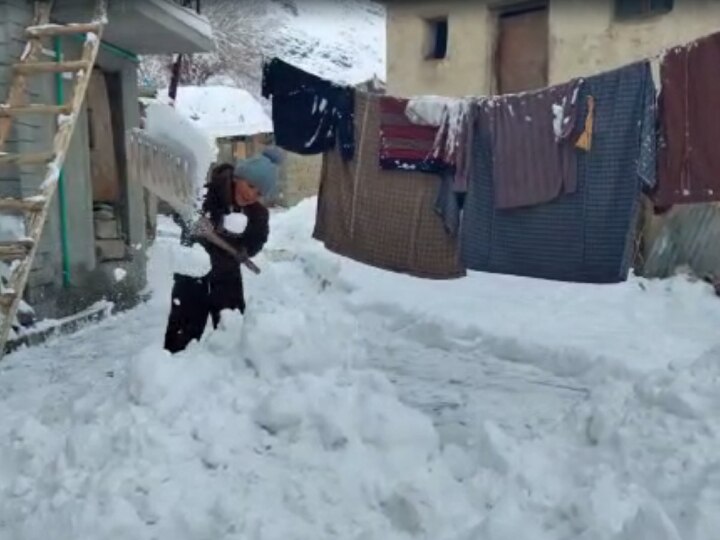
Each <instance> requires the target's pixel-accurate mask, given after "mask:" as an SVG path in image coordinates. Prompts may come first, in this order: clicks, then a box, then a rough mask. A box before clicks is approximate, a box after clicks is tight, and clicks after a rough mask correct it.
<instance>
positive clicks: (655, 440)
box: [271, 200, 720, 540]
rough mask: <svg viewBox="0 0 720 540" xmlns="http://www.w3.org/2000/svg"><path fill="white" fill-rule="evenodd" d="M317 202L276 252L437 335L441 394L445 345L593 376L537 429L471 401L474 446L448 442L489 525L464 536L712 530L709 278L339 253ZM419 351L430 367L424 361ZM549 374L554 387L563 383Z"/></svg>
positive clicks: (397, 323)
mask: <svg viewBox="0 0 720 540" xmlns="http://www.w3.org/2000/svg"><path fill="white" fill-rule="evenodd" d="M314 207H315V200H307V201H304V202H303V203H301V204H300V205H298V207H296V208H294V209H292V210H290V211H288V212H286V213H284V214H280V215H277V216H276V218H275V221H274V227H275V228H274V231H275V232H276V234H275V235H274V236H273V239H272V240H271V249H274V250H277V251H281V250H286V251H287V252H292V253H293V256H294V257H295V258H296V260H298V261H300V262H301V264H303V265H305V266H306V272H315V273H317V274H318V276H320V279H323V276H324V279H326V280H327V281H328V282H329V283H331V285H330V287H333V286H335V287H338V288H339V290H341V291H342V295H343V298H344V302H345V304H346V307H347V309H348V311H349V312H351V313H354V314H355V316H356V317H358V318H360V319H362V318H363V317H365V318H367V317H371V316H378V317H381V320H382V321H383V324H384V325H385V326H387V327H388V328H389V329H390V330H391V331H393V332H394V333H397V332H398V331H402V332H403V333H405V334H406V335H408V336H410V337H411V338H412V339H413V340H417V341H418V342H420V343H426V344H428V345H429V346H431V347H434V348H436V351H437V352H436V357H438V360H437V362H439V363H441V364H443V365H442V366H439V367H438V373H437V375H436V376H434V377H433V379H432V380H433V389H432V390H431V391H432V392H440V391H441V390H440V389H439V386H440V385H442V375H441V373H445V372H447V371H448V370H451V369H452V368H451V365H447V364H446V361H445V359H441V358H440V354H441V352H440V351H445V350H449V351H453V353H452V354H454V355H461V354H463V352H462V351H472V360H473V362H475V363H477V362H478V361H479V360H480V359H481V358H482V355H484V354H487V353H490V354H493V355H497V357H498V358H502V359H504V360H506V361H510V364H508V365H507V367H506V368H505V369H504V371H514V370H515V368H514V367H512V366H514V365H516V363H523V364H529V365H532V366H533V367H534V368H540V369H542V370H547V371H548V372H549V373H550V374H560V375H561V376H563V377H565V378H566V382H564V383H562V384H563V385H567V386H568V387H570V386H576V385H577V386H578V392H577V394H576V405H575V406H573V407H571V408H569V409H567V410H566V412H562V411H561V412H560V415H557V414H556V417H555V418H554V419H552V421H551V422H549V421H544V423H542V424H537V423H535V422H534V421H533V420H532V417H531V416H530V415H529V414H528V411H527V410H525V412H524V416H523V415H522V414H521V415H518V417H519V421H520V422H521V423H524V424H525V425H526V426H527V428H528V429H529V430H530V432H529V433H528V434H526V435H525V434H523V431H522V430H518V429H517V427H515V425H514V424H512V422H511V419H512V418H513V417H515V411H514V410H513V409H512V408H504V409H503V411H502V412H501V413H500V414H499V415H498V416H499V418H501V419H502V421H498V420H493V419H491V418H493V415H494V410H493V408H494V407H495V406H497V405H495V403H496V402H494V401H493V399H494V398H492V399H488V400H487V401H483V398H482V397H476V396H473V397H472V398H469V399H473V400H476V401H475V402H477V403H478V405H477V406H476V407H474V408H470V407H471V406H472V405H471V404H472V403H474V401H471V402H470V404H468V407H469V410H468V417H465V419H464V422H466V423H468V424H469V425H470V426H472V427H471V429H470V435H469V439H468V441H467V442H466V444H465V445H464V446H463V447H462V448H460V447H458V446H456V445H452V444H447V445H446V446H445V450H444V455H445V457H446V460H447V461H448V464H449V465H450V466H451V469H452V471H453V474H454V475H455V476H456V478H457V479H459V480H461V481H462V482H463V483H464V485H467V486H468V487H470V488H471V491H472V493H473V495H472V499H473V501H474V503H475V519H476V523H475V524H474V525H472V526H471V527H469V528H468V530H467V531H465V533H464V534H463V535H460V536H459V537H454V538H458V539H460V538H462V539H466V540H474V539H475V538H487V539H488V540H496V539H498V540H499V539H506V538H515V537H517V538H539V539H562V538H582V539H583V540H586V539H587V540H590V539H592V540H596V539H598V540H599V539H603V540H604V539H608V540H630V539H635V538H640V539H645V538H647V539H650V538H653V539H656V538H659V539H672V540H680V539H682V540H705V539H707V538H711V537H713V535H714V534H715V532H716V531H717V530H718V527H719V526H720V521H718V518H717V512H716V511H714V510H713V509H716V508H717V507H718V505H719V504H720V475H719V474H718V473H717V471H720V455H719V454H718V453H717V450H716V449H717V448H718V445H720V397H718V396H720V362H718V359H719V358H720V337H718V335H717V331H716V324H715V323H716V321H717V320H719V318H720V303H719V302H718V301H717V298H716V297H715V296H714V294H713V292H712V290H711V288H710V287H707V286H705V285H704V284H701V283H690V282H688V281H686V280H684V279H681V278H676V279H673V280H667V281H648V280H642V279H638V278H632V279H631V280H630V281H628V282H627V283H623V284H619V285H616V286H591V285H576V284H563V283H552V282H545V281H538V280H528V279H522V278H515V277H511V276H492V275H485V274H471V275H470V276H469V277H468V278H466V279H464V280H457V281H452V282H447V283H441V282H428V281H424V280H417V279H412V278H408V277H405V276H400V275H396V274H392V273H388V272H382V271H379V270H375V269H372V268H368V267H365V266H362V265H360V264H357V263H355V262H353V261H349V260H345V259H342V258H340V257H337V256H335V255H333V254H331V253H328V252H326V251H324V250H323V248H322V247H321V246H320V245H319V243H317V242H315V241H313V240H311V239H310V238H311V230H312V225H313V215H314ZM278 229H280V230H281V231H282V232H281V233H279V232H278ZM438 306H442V307H438ZM483 306H492V309H490V310H487V309H484V308H483ZM519 329H522V330H521V331H520V330H519ZM407 354H408V355H412V353H411V352H408V353H407ZM413 364H416V369H417V370H418V375H419V374H420V373H421V371H420V370H421V369H423V367H422V366H423V364H420V363H418V361H417V360H414V361H413ZM467 369H468V374H469V373H470V371H469V369H470V367H469V366H468V368H467ZM468 374H460V375H459V377H460V378H461V379H463V380H466V379H467V378H468V376H469V375H468ZM548 377H549V378H548V380H547V382H541V383H540V384H543V385H548V386H549V385H554V384H558V383H554V382H553V381H552V380H551V375H548ZM492 381H494V383H493V382H492ZM501 381H502V372H500V373H493V375H492V376H491V380H490V381H489V384H491V385H492V384H500V383H501ZM583 385H585V386H586V389H585V390H583V388H582V386H583ZM474 393H478V394H481V393H482V392H481V391H480V390H477V391H474ZM485 393H490V392H489V391H487V390H486V391H485ZM443 395H444V394H443ZM525 395H527V394H525ZM586 396H587V397H586ZM545 399H547V398H545ZM547 406H548V403H545V402H543V401H532V402H531V403H528V408H529V409H532V410H539V409H543V408H545V407H547ZM505 407H507V405H505ZM515 407H516V406H515ZM548 417H549V418H552V416H550V415H548ZM508 422H510V424H511V425H507V423H508Z"/></svg>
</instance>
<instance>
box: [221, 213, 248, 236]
mask: <svg viewBox="0 0 720 540" xmlns="http://www.w3.org/2000/svg"><path fill="white" fill-rule="evenodd" d="M247 223H248V219H247V216H246V215H245V214H243V213H241V212H232V213H230V214H228V215H227V216H225V218H224V219H223V227H224V228H225V230H227V231H229V232H231V233H234V234H242V233H244V232H245V229H246V228H247Z"/></svg>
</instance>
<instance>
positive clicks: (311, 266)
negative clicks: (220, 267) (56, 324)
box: [0, 200, 720, 540]
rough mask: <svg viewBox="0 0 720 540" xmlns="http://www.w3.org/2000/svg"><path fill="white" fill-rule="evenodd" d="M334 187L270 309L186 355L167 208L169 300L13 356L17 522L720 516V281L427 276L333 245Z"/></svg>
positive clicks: (181, 526) (264, 280) (279, 273)
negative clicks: (345, 253)
mask: <svg viewBox="0 0 720 540" xmlns="http://www.w3.org/2000/svg"><path fill="white" fill-rule="evenodd" d="M315 204H316V201H315V200H307V201H303V202H302V203H301V204H299V205H298V206H296V207H295V208H293V209H291V210H288V211H278V212H273V215H272V221H271V240H270V242H269V245H268V246H267V249H266V251H265V252H264V253H263V254H262V255H260V256H259V257H258V259H259V260H258V263H259V264H260V265H261V266H262V267H263V272H262V274H261V275H259V276H255V275H252V274H249V273H246V275H245V287H246V291H247V292H248V295H249V305H248V315H247V317H244V318H243V317H242V316H240V315H238V314H232V313H228V314H225V315H224V317H223V320H222V323H221V327H220V328H219V329H218V330H217V331H216V332H211V333H208V334H207V335H206V337H205V338H204V339H203V341H202V342H201V343H195V344H192V345H191V346H190V348H189V349H188V350H187V351H185V352H184V353H182V354H179V355H176V356H174V357H170V356H169V355H168V354H167V353H165V352H164V351H162V350H161V348H160V343H159V342H160V340H161V337H162V330H163V329H164V322H165V317H166V315H167V310H168V308H169V303H170V302H169V298H170V296H169V295H170V287H171V285H172V280H171V275H172V274H171V270H172V267H173V264H174V262H173V258H172V255H173V254H175V253H183V252H184V250H182V249H180V248H179V246H178V241H177V230H176V227H175V228H174V229H175V230H173V226H171V224H170V222H169V220H166V219H162V220H161V225H162V230H163V231H164V232H166V233H167V234H166V235H162V236H160V235H159V236H158V238H157V239H156V242H155V244H154V245H153V253H152V258H151V260H150V278H151V282H152V286H153V288H154V291H155V294H156V296H155V299H154V300H153V301H152V302H150V303H149V304H147V305H145V306H143V307H141V308H138V310H137V311H136V312H133V313H129V314H127V315H126V316H124V317H125V318H118V320H117V321H116V322H109V323H108V324H107V325H105V326H100V327H98V328H96V329H95V330H94V333H91V332H90V331H88V332H87V333H86V334H84V335H83V336H80V337H78V338H77V339H74V340H73V339H71V338H64V340H63V341H62V342H60V341H59V342H58V343H57V344H56V345H50V346H49V347H47V348H38V349H35V350H32V351H24V352H21V353H18V354H17V355H16V356H14V357H13V358H10V359H8V361H9V362H11V364H6V365H13V366H16V367H15V368H14V369H6V370H4V371H3V372H2V373H0V376H1V377H3V378H2V381H3V386H0V415H1V416H2V418H3V422H2V423H0V501H2V504H0V537H2V538H6V537H7V538H12V539H13V540H15V539H17V540H35V539H41V538H43V539H44V538H46V537H47V530H49V529H50V528H52V531H53V538H57V539H59V540H64V539H68V540H69V539H73V540H83V539H86V538H87V539H90V538H158V539H165V538H173V539H175V538H177V539H180V540H182V539H205V538H228V539H241V538H242V539H244V538H267V539H275V538H278V539H280V538H282V539H283V540H286V539H288V540H291V539H294V538H297V539H306V538H319V539H322V538H351V539H363V540H364V539H368V540H369V539H375V538H383V539H384V538H388V539H394V538H397V539H404V540H407V539H410V538H418V539H420V538H422V539H426V538H433V539H435V538H437V539H438V540H476V539H479V538H482V539H483V540H508V539H515V538H520V539H524V538H532V539H533V540H536V539H537V540H567V539H578V540H637V539H639V540H650V539H652V540H658V539H659V540H707V539H708V538H713V537H714V536H715V535H716V531H717V530H718V528H719V527H720V521H719V520H718V517H717V508H718V505H720V474H719V473H718V471H720V455H719V454H718V452H717V448H718V447H720V362H718V358H719V357H720V338H718V337H717V335H716V334H717V331H716V326H717V325H716V324H715V323H716V321H717V320H718V317H719V316H720V307H718V304H719V303H718V301H717V299H716V298H715V297H714V296H713V294H712V291H711V290H708V289H709V288H708V287H705V286H703V285H702V284H699V283H688V282H687V281H684V280H681V279H675V280H669V281H665V282H656V281H646V280H640V279H636V278H633V279H632V280H630V281H629V282H628V283H624V284H620V285H616V286H597V287H596V286H589V285H572V284H561V283H553V282H543V281H536V280H528V279H521V278H511V277H508V276H490V275H481V274H472V275H471V276H470V277H468V278H466V279H463V280H454V281H452V282H447V283H444V282H437V281H426V280H418V279H411V278H408V277H406V276H402V275H397V274H392V273H388V272H382V271H379V270H375V269H372V268H368V267H365V266H362V265H360V264H357V263H354V262H352V261H347V260H344V259H342V258H340V257H337V256H335V255H333V254H331V253H329V252H327V251H326V250H324V249H323V248H322V246H321V245H320V244H319V243H318V242H315V241H313V240H312V239H311V231H312V227H313V221H314V210H315ZM128 336H130V338H129V339H128ZM123 340H126V341H124V342H123ZM144 343H151V344H150V345H144ZM94 355H96V356H94ZM113 355H114V356H113ZM108 357H112V362H111V363H110V364H109V365H108V364H107V362H108ZM67 358H71V359H72V361H71V362H68V361H67ZM16 362H20V363H19V364H18V363H16ZM78 364H85V365H86V367H85V369H86V370H88V371H85V370H78V371H73V370H77V366H78ZM108 367H112V375H111V376H110V375H108V376H105V373H104V371H105V370H107V369H108ZM377 368H380V369H382V370H383V371H384V372H386V373H387V374H388V377H389V378H391V380H392V381H393V384H391V383H390V382H389V381H388V378H386V377H385V375H383V374H381V373H379V372H378V371H375V369H377ZM33 370H36V371H33ZM89 370H95V371H89ZM68 373H70V376H68ZM23 374H24V376H23ZM58 380H60V382H57V381H58ZM43 381H44V383H43ZM409 404H413V407H418V409H415V408H410V407H409ZM420 410H423V411H426V412H427V413H428V414H430V415H432V417H429V416H425V415H424V414H423V413H421V412H419V411H420ZM453 417H454V419H455V422H454V424H452V423H448V422H446V420H447V419H448V418H453ZM431 418H432V420H431ZM432 421H434V423H435V426H433V424H432Z"/></svg>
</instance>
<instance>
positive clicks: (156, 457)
mask: <svg viewBox="0 0 720 540" xmlns="http://www.w3.org/2000/svg"><path fill="white" fill-rule="evenodd" d="M163 243H165V245H164V246H162V244H163ZM156 246H158V247H159V251H157V252H156V253H155V254H154V258H158V257H159V258H160V259H162V260H159V261H155V263H153V264H159V266H155V267H154V269H153V272H158V271H162V272H165V271H166V270H167V268H168V264H169V263H168V261H167V259H166V256H167V254H168V251H175V250H178V249H179V248H178V247H177V245H173V246H172V247H170V246H171V244H170V243H169V242H163V240H162V239H161V238H158V240H157V241H156ZM287 271H288V272H290V274H289V275H288V274H285V273H284V272H280V271H279V269H278V270H275V269H273V268H268V270H267V271H266V272H264V273H263V276H261V277H254V276H248V278H247V280H248V282H249V283H248V285H247V286H248V287H251V288H252V289H253V290H254V291H255V294H254V298H256V300H255V301H254V302H253V303H252V305H251V306H250V313H251V315H249V316H248V317H247V318H243V317H242V316H240V315H239V314H233V313H226V314H224V315H223V320H222V324H221V327H220V328H219V329H218V331H216V332H214V333H210V334H208V335H207V336H206V339H204V341H203V342H202V343H195V344H192V345H191V346H190V348H189V349H188V350H187V351H185V352H184V353H181V354H179V355H176V356H174V357H171V356H170V355H169V354H167V353H166V352H164V351H162V350H161V349H160V345H159V343H157V342H159V341H160V339H159V337H158V339H157V340H156V343H155V344H152V345H150V346H147V347H146V348H145V349H143V350H142V351H141V352H140V353H139V354H136V355H134V356H133V357H132V358H131V359H130V361H129V362H128V363H127V367H126V368H123V369H122V370H117V371H116V372H115V374H114V378H113V382H114V384H113V385H112V386H111V387H109V388H105V389H104V390H103V391H100V392H98V391H96V389H95V385H87V386H85V387H84V388H83V390H82V391H81V394H79V395H78V396H76V397H75V398H74V399H72V401H71V402H70V403H69V404H68V407H69V409H67V410H65V411H64V412H63V413H61V414H57V413H54V412H51V409H52V411H54V410H55V407H54V406H53V407H51V409H48V410H47V415H42V414H41V415H38V416H36V415H28V414H26V413H25V412H23V411H17V410H14V409H10V408H8V409H7V410H5V409H4V404H3V402H0V411H1V412H2V413H3V418H4V420H3V423H2V426H0V458H1V459H0V500H2V501H3V504H2V505H0V530H1V531H2V532H1V533H0V536H1V535H3V534H4V535H7V537H8V538H13V539H14V540H26V539H27V540H31V539H33V540H34V539H40V538H46V537H47V531H48V530H50V529H52V530H53V538H54V539H57V540H65V539H67V540H70V539H72V540H80V539H90V538H162V539H165V538H173V539H178V540H182V539H205V538H237V539H241V538H268V539H275V538H277V539H280V538H282V539H284V540H290V539H298V540H300V539H303V540H305V539H307V538H318V539H321V538H328V539H330V538H333V539H334V538H368V539H369V538H387V539H393V538H397V539H406V538H410V537H428V538H445V537H446V535H451V536H452V535H453V534H455V533H459V532H460V530H461V529H462V528H463V527H464V526H465V527H466V526H468V525H469V523H468V516H471V515H472V514H473V512H474V510H473V508H472V506H471V505H470V501H469V500H468V498H467V491H466V489H465V488H464V486H462V485H461V484H460V483H459V482H458V481H457V480H456V479H455V478H454V477H453V475H452V474H451V471H450V468H449V467H448V465H447V464H446V462H445V460H444V457H443V454H442V452H441V445H440V441H439V438H438V435H437V433H436V431H435V429H434V428H433V426H432V423H431V421H430V419H429V418H427V417H426V416H425V415H423V414H421V413H419V412H417V411H414V410H412V409H410V408H408V407H407V406H405V405H403V404H401V403H400V401H399V400H398V397H397V395H396V392H395V390H394V388H393V386H392V385H391V384H390V383H389V382H388V381H387V379H386V378H385V377H384V376H383V375H381V374H379V373H377V372H373V371H369V370H365V369H358V368H354V367H353V366H354V365H358V364H363V363H364V355H365V354H366V353H365V346H364V343H363V342H361V341H358V340H357V339H356V335H357V334H356V323H355V320H354V317H353V316H352V314H350V313H347V314H342V313H338V312H337V311H336V310H335V309H333V307H332V306H331V305H325V304H323V302H322V300H319V301H318V299H319V292H320V284H317V286H318V289H317V290H315V291H313V290H311V289H307V288H303V290H300V291H296V288H295V286H294V283H293V281H292V280H290V281H289V282H288V278H289V277H291V276H292V275H294V274H293V272H295V270H294V269H287ZM157 277H158V276H157V275H156V276H155V278H156V279H157ZM295 277H296V278H297V276H295ZM168 280H169V276H167V275H165V277H164V282H165V283H164V284H163V289H165V290H166V288H167V287H168V283H167V281H168ZM165 290H163V292H165ZM308 294H310V296H307V295H308ZM160 300H162V303H163V304H164V303H165V302H167V298H162V299H160ZM328 328H332V332H328ZM48 406H50V403H48Z"/></svg>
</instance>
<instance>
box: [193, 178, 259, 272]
mask: <svg viewBox="0 0 720 540" xmlns="http://www.w3.org/2000/svg"><path fill="white" fill-rule="evenodd" d="M232 178H233V166H232V165H230V164H223V165H219V166H218V167H216V168H215V170H214V171H213V174H212V177H211V180H210V182H209V184H208V186H207V193H206V195H205V199H204V201H203V205H202V210H203V214H204V215H205V216H206V217H208V218H209V219H210V221H211V222H212V224H213V225H214V227H215V232H216V233H217V234H218V235H219V236H221V237H222V238H223V239H224V240H225V241H226V242H228V243H229V244H230V245H231V246H233V247H234V248H235V249H237V250H238V251H245V252H246V253H247V255H248V256H249V257H254V256H255V255H257V254H258V253H260V251H261V250H262V248H263V246H264V245H265V243H266V242H267V239H268V235H269V233H270V227H269V221H270V213H269V212H268V209H267V208H265V206H263V205H262V204H261V203H255V204H251V205H248V206H244V207H240V206H237V205H235V204H234V202H233V200H232ZM233 212H239V213H242V214H245V216H246V217H247V219H248V222H247V227H246V229H245V231H244V232H242V233H241V234H234V233H231V232H229V231H226V230H225V229H224V228H223V221H224V218H225V216H227V215H228V214H230V213H233ZM181 226H182V237H181V242H182V243H183V244H185V245H192V244H193V243H195V242H199V243H200V244H201V245H202V246H203V247H204V248H205V251H207V252H208V254H209V255H210V262H211V265H212V268H211V270H210V275H209V276H208V277H209V278H210V280H211V281H217V280H221V281H226V280H239V279H241V276H240V265H239V264H238V262H237V261H236V260H235V258H234V257H233V256H232V255H230V254H229V253H227V252H226V251H225V250H223V249H222V248H220V247H218V246H216V245H214V244H212V243H210V242H208V241H206V240H197V239H194V238H191V236H190V232H189V230H188V228H187V226H185V225H183V224H181Z"/></svg>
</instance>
